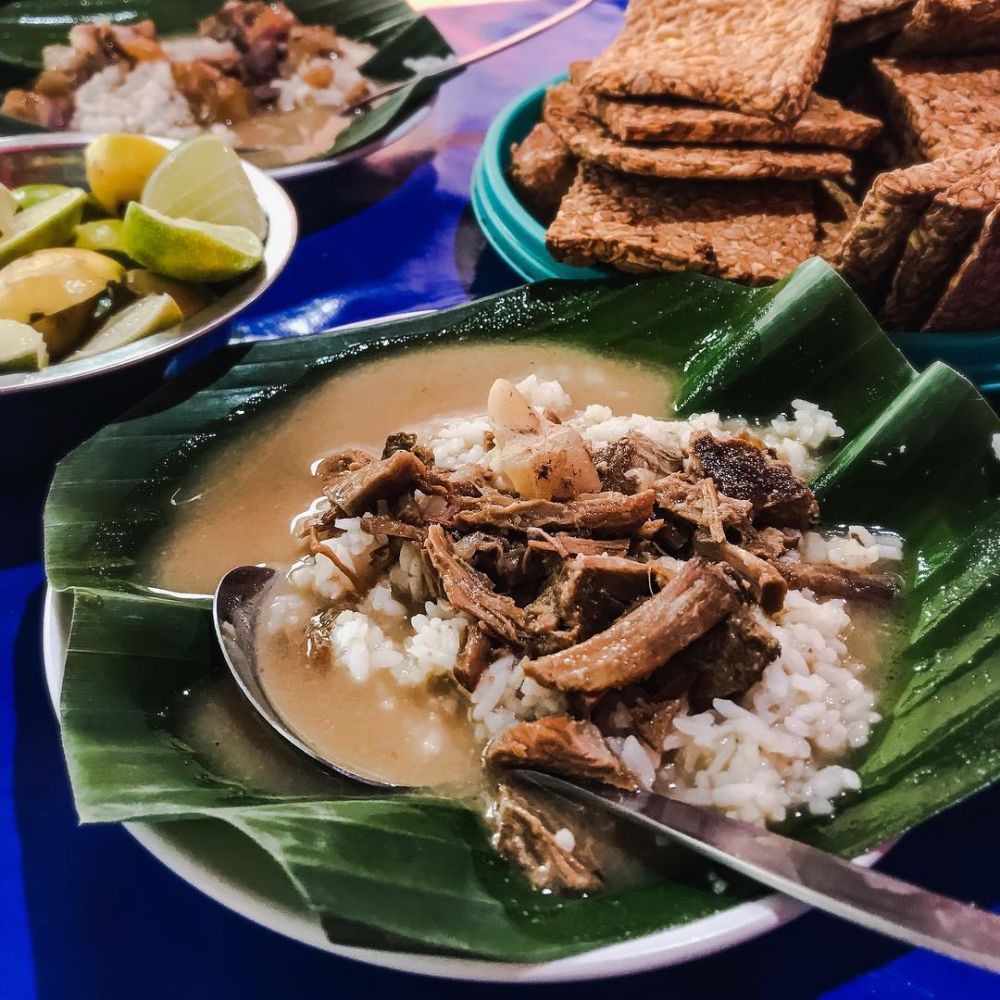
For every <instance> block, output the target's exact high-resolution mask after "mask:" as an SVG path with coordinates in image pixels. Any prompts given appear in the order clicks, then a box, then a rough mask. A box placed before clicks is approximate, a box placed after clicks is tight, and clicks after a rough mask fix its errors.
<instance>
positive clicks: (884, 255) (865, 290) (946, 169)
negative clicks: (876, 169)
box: [833, 146, 1000, 305]
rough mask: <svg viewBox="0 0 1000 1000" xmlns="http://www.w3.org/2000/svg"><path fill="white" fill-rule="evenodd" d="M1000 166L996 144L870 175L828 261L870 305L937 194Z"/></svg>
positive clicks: (878, 296)
mask: <svg viewBox="0 0 1000 1000" xmlns="http://www.w3.org/2000/svg"><path fill="white" fill-rule="evenodd" d="M995 164H1000V146H993V147H989V148H986V149H975V150H968V151H966V152H963V153H957V154H955V155H954V156H949V157H944V158H942V159H939V160H933V161H932V162H930V163H919V164H917V165H916V166H912V167H906V168H905V169H902V170H890V171H886V172H885V173H882V174H879V175H878V177H876V178H875V182H874V183H873V184H872V186H871V188H870V189H869V191H868V193H867V194H866V195H865V199H864V201H863V202H862V204H861V208H860V209H859V210H858V214H857V217H856V219H855V221H854V224H853V225H852V226H851V228H850V229H849V230H848V233H847V236H846V237H845V238H844V241H843V243H842V244H841V246H840V250H839V251H838V252H837V255H836V257H835V259H834V260H833V264H834V266H835V267H836V268H837V270H839V271H840V273H841V274H842V275H843V276H844V278H846V279H847V281H848V283H849V284H850V285H851V287H852V288H854V290H855V291H856V292H857V293H858V295H860V296H861V298H863V299H864V300H865V301H866V302H868V303H869V305H875V304H876V303H878V304H880V303H879V298H880V297H881V295H882V294H884V292H885V287H886V285H887V283H888V279H889V277H890V275H891V274H892V272H893V270H894V268H895V266H896V264H897V263H898V262H899V258H900V256H901V255H902V252H903V248H904V247H905V245H906V239H907V237H908V236H909V235H910V232H911V230H912V229H913V227H914V226H915V225H916V224H917V221H918V220H919V218H920V216H921V215H922V214H923V212H924V210H925V209H926V208H927V207H928V205H930V203H931V201H932V199H933V198H934V196H935V195H936V194H938V193H939V192H941V191H944V190H945V189H946V188H947V187H950V186H951V185H952V184H954V183H955V182H956V181H957V180H959V179H961V178H962V177H965V176H967V175H970V174H976V173H979V172H981V171H982V170H983V169H988V168H989V167H990V166H991V165H995Z"/></svg>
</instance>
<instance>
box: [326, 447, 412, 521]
mask: <svg viewBox="0 0 1000 1000" xmlns="http://www.w3.org/2000/svg"><path fill="white" fill-rule="evenodd" d="M426 474H427V466H426V465H424V463H423V462H421V461H420V459H419V458H417V456H416V455H414V454H412V453H411V452H408V451H397V452H395V453H394V454H393V455H391V456H390V457H389V458H384V459H379V460H378V461H377V462H371V461H370V462H368V463H367V464H365V465H361V466H360V467H359V468H356V469H353V470H348V471H346V472H342V473H340V474H338V475H336V476H333V477H332V478H330V479H329V481H328V482H327V484H326V486H325V487H324V488H323V492H324V493H325V494H326V497H327V499H328V500H329V501H330V503H331V504H332V505H333V507H334V508H335V509H337V510H342V511H343V512H344V513H345V514H347V515H348V516H349V517H355V516H357V515H358V514H362V513H364V512H365V511H366V510H370V509H371V508H372V507H374V506H375V504H376V503H377V502H378V501H379V500H391V499H393V498H394V497H397V496H399V494H400V493H403V492H404V491H406V490H409V489H410V488H411V487H412V486H413V485H414V484H415V483H417V482H418V481H419V480H421V479H422V478H423V477H425V476H426Z"/></svg>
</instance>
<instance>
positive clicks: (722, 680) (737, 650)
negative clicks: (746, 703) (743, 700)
mask: <svg viewBox="0 0 1000 1000" xmlns="http://www.w3.org/2000/svg"><path fill="white" fill-rule="evenodd" d="M780 652H781V645H780V643H779V642H778V641H777V640H776V639H774V638H773V637H772V636H771V635H770V634H768V633H767V632H766V631H765V630H764V629H763V628H762V627H761V626H760V625H758V624H757V622H755V621H754V620H753V618H752V617H751V616H750V614H749V613H748V612H747V611H744V610H743V609H740V610H738V611H736V612H734V613H733V614H731V615H730V616H729V617H728V618H727V619H726V620H725V621H724V622H720V623H719V624H718V625H716V626H715V627H714V628H713V629H711V630H709V631H708V632H706V633H705V635H703V636H702V637H701V638H700V639H698V640H697V641H696V642H693V643H691V645H690V646H688V648H687V649H686V650H684V652H683V653H681V654H680V655H679V656H677V657H675V659H674V660H673V661H672V662H671V664H670V668H671V669H677V670H681V671H684V670H689V669H695V670H696V671H697V673H696V675H695V678H694V680H693V682H692V684H691V688H690V690H689V691H688V703H689V704H690V706H691V711H692V712H704V711H706V710H707V709H709V708H711V707H712V701H713V699H715V698H738V697H739V696H740V695H742V694H743V693H744V692H746V691H747V690H749V688H751V687H752V686H753V685H754V684H756V683H757V681H758V680H760V675H761V674H762V673H763V672H764V668H765V667H766V666H767V665H768V664H769V663H770V662H771V661H772V660H774V659H776V658H777V657H778V654H779V653H780Z"/></svg>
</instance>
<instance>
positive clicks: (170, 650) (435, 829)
mask: <svg viewBox="0 0 1000 1000" xmlns="http://www.w3.org/2000/svg"><path fill="white" fill-rule="evenodd" d="M475 338H485V339H489V340H491V341H494V342H496V341H511V342H513V341H518V340H525V339H529V340H535V341H543V342H544V341H549V342H560V343H569V344H574V345H577V346H581V347H584V348H587V349H590V350H593V351H594V352H596V353H599V354H605V355H614V356H624V357H630V358H635V359H639V360H645V361H650V362H656V363H658V364H661V365H667V366H669V367H670V368H672V369H673V370H674V371H675V372H677V373H678V378H679V395H678V401H677V404H676V408H677V410H678V411H679V412H681V413H690V412H695V411H703V410H707V409H718V410H720V411H722V412H726V413H740V414H743V415H746V416H749V417H762V418H766V417H770V416H772V415H774V414H775V413H777V412H780V411H782V410H787V408H788V404H789V401H790V400H791V399H793V398H804V399H809V400H812V401H815V402H817V403H819V404H820V405H822V406H823V407H825V408H828V409H830V410H832V411H833V412H834V413H835V415H836V416H837V417H838V419H839V421H840V422H841V424H842V425H843V427H844V428H845V432H846V433H845V437H844V438H843V440H842V442H840V443H839V445H838V446H837V447H835V448H834V449H832V450H831V452H830V453H829V454H828V456H827V460H826V463H825V465H824V467H823V468H822V470H821V472H820V473H819V475H818V476H817V478H816V480H815V482H814V484H813V485H814V488H815V490H816V492H817V494H818V496H819V498H820V501H821V504H822V505H823V510H824V516H825V518H826V519H828V520H830V521H834V522H838V521H841V522H853V523H869V524H878V525H881V526H883V527H885V528H888V529H892V530H896V531H899V532H901V533H902V534H903V535H904V537H905V538H906V541H907V549H908V570H907V576H908V581H907V583H908V585H907V588H906V595H905V598H904V600H903V602H902V609H901V612H900V624H899V628H900V634H901V639H900V641H899V643H898V648H897V649H896V651H895V652H894V654H893V657H892V662H891V664H890V669H889V672H888V678H887V682H886V689H885V692H884V694H883V697H882V702H881V704H880V711H881V712H882V713H883V716H884V719H883V722H882V723H881V724H880V725H879V727H878V728H877V729H876V731H875V733H874V734H873V738H872V740H871V742H870V743H869V745H868V746H867V747H865V748H863V750H861V751H860V752H858V754H857V756H856V759H854V760H852V762H851V763H852V765H853V766H855V767H857V768H858V769H859V770H860V773H861V775H862V777H863V782H864V784H863V788H862V790H861V791H860V792H858V793H856V794H855V795H853V796H851V797H849V798H846V799H845V800H843V802H842V804H841V807H840V809H839V810H838V812H837V814H836V815H835V816H834V817H832V818H831V819H827V820H811V821H808V822H800V823H799V824H798V825H797V826H795V827H793V828H792V829H791V832H792V833H794V835H796V836H799V837H801V838H803V839H806V840H808V841H810V842H812V843H815V844H818V845H820V846H822V847H824V848H826V849H829V850H832V851H836V852H838V853H841V854H843V855H845V856H853V855H857V854H858V853H860V852H862V851H864V850H866V849H868V848H871V847H874V846H876V845H878V844H880V843H882V842H884V841H885V840H887V839H889V838H892V837H895V836H898V835H900V834H901V833H903V832H905V831H906V830H908V829H910V828H911V827H913V826H914V825H916V824H918V823H920V822H922V821H924V820H926V819H927V818H929V817H930V816H932V815H934V814H935V813H937V812H938V811H940V810H941V809H944V808H946V807H947V806H949V805H951V804H953V803H954V802H957V801H959V800H960V799H962V798H964V797H966V796H968V795H971V794H972V793H974V792H975V791H977V790H979V789H981V788H983V787H985V786H987V785H988V784H990V783H991V782H993V781H995V780H996V778H997V776H998V774H1000V749H998V748H1000V739H998V737H1000V712H998V711H997V706H998V704H1000V631H998V628H997V625H998V622H1000V602H998V600H997V594H998V593H1000V558H998V557H1000V501H998V499H997V498H998V494H1000V463H998V461H997V458H996V455H995V454H994V450H993V448H994V444H993V441H994V435H996V434H997V433H998V432H1000V421H998V419H997V417H996V416H995V415H994V414H993V412H992V411H991V410H990V408H989V407H988V406H987V405H986V403H985V402H984V401H983V400H982V398H981V397H980V396H979V395H978V394H977V393H976V391H975V389H974V388H973V387H972V386H971V385H970V384H969V383H968V382H966V381H965V380H964V379H963V378H962V377H961V376H959V375H957V374H956V373H955V372H953V371H951V370H950V369H948V368H946V367H944V366H942V365H935V366H932V367H931V368H929V369H928V370H927V371H925V372H924V373H923V374H920V375H918V374H917V373H916V372H915V371H914V370H913V369H912V368H910V366H909V365H908V364H907V363H906V362H905V361H904V359H903V358H902V356H901V355H900V354H899V353H898V351H897V350H896V349H895V348H894V347H893V346H892V344H891V343H890V342H889V340H888V339H887V338H886V337H885V335H884V334H883V333H882V331H881V330H880V329H879V328H878V326H877V324H876V323H875V322H874V320H872V318H871V317H870V315H869V314H868V313H867V312H866V311H865V309H864V308H863V306H862V305H861V304H860V303H859V302H858V300H857V299H856V298H855V296H854V295H853V293H852V292H851V291H850V290H849V289H848V288H847V286H846V285H845V284H844V283H843V282H842V281H841V279H840V278H839V277H838V276H837V275H836V274H835V273H834V272H833V271H831V270H830V269H829V268H828V267H827V266H826V265H825V264H824V263H823V262H821V261H819V260H812V261H808V262H807V263H805V264H804V265H802V266H801V267H800V268H798V269H797V270H796V271H795V272H794V273H793V274H792V275H790V276H789V277H788V278H787V279H785V281H783V282H781V283H779V284H778V285H775V286H772V287H770V288H764V289H748V288H744V287H741V286H736V285H730V284H728V283H725V282H721V281H717V280H715V279H711V278H706V277H703V276H700V275H694V274H677V275H665V276H663V277H660V278H655V279H648V280H644V281H638V282H636V281H628V280H624V279H620V280H616V281H609V282H546V283H543V284H539V285H534V286H526V287H523V288H519V289H515V290H514V291H511V292H506V293H503V294H501V295H498V296H494V297H492V298H488V299H484V300H480V301H477V302H473V303H470V304H468V305H465V306H461V307H458V308H455V309H450V310H446V311H443V312H439V313H434V314H431V315H426V316H417V317H412V318H407V319H402V320H395V321H392V322H388V323H384V324H379V325H377V326H372V327H367V328H364V329H360V330H355V331H347V332H344V333H341V334H334V335H319V336H315V337H305V338H301V339H296V340H289V341H280V342H270V343H265V344H261V345H257V346H254V347H252V348H249V349H246V348H242V349H230V350H229V351H228V352H223V354H222V355H220V356H216V357H215V358H213V359H210V360H209V361H208V362H207V363H206V365H204V366H202V367H201V368H200V369H196V370H194V371H192V372H191V373H189V374H188V375H187V376H185V377H184V378H182V379H180V380H177V381H176V382H174V383H171V384H170V385H168V386H166V387H165V388H164V389H163V390H162V391H160V392H159V393H157V394H156V395H155V396H154V397H152V398H151V399H150V400H149V401H148V402H147V403H146V404H145V405H144V406H143V407H142V408H141V409H140V410H138V411H136V412H133V413H132V414H129V415H128V416H127V417H125V418H123V419H121V420H120V421H118V422H117V423H115V424H112V425H111V426H109V427H107V428H106V429H104V430H103V431H101V432H100V433H99V434H98V435H97V436H96V437H95V438H93V439H92V440H91V441H89V442H88V443H87V444H85V445H83V446H82V447H81V448H79V449H77V451H75V452H74V453H72V454H71V455H70V456H68V457H67V458H66V459H65V460H64V461H63V462H62V463H61V464H60V466H59V469H58V471H57V474H56V477H55V481H54V483H53V486H52V490H51V494H50V497H49V501H48V504H47V507H46V515H45V520H46V561H47V566H48V573H49V579H50V582H51V583H52V585H53V586H54V587H56V588H59V589H66V590H70V591H71V592H72V594H73V599H74V614H73V622H72V628H71V632H70V640H69V656H68V661H67V666H66V677H65V683H64V688H63V695H62V729H63V737H64V744H65V750H66V756H67V760H68V763H69V770H70V775H71V778H72V782H73V789H74V794H75V796H76V802H77V808H78V810H79V813H80V816H81V819H83V820H84V821H86V822H109V821H119V820H134V819H142V820H146V821H151V822H154V823H159V824H170V823H176V822H178V821H181V820H183V821H185V822H186V823H192V822H193V823H194V824H195V825H197V824H199V823H202V824H205V823H215V824H218V822H219V821H221V822H222V823H224V824H228V828H231V829H232V830H234V831H238V833H239V836H240V837H243V838H247V837H248V838H250V840H252V841H253V842H254V843H255V844H256V845H258V846H259V847H260V848H262V849H263V850H264V851H265V852H266V853H267V854H268V855H269V856H270V857H272V858H273V859H274V860H275V861H276V862H277V864H278V865H279V866H280V868H281V869H282V870H283V871H284V872H285V873H286V875H287V877H288V879H289V882H290V885H291V886H293V887H294V889H295V890H296V892H297V893H298V894H299V896H300V898H301V900H302V901H303V905H304V906H306V907H308V909H309V911H310V912H311V913H313V914H315V917H316V919H317V920H318V921H321V922H322V925H323V927H324V928H325V930H326V932H327V934H328V935H329V936H330V938H331V939H332V940H334V941H338V942H342V943H350V944H354V945H359V944H360V945H368V946H371V947H380V948H393V949H403V950H408V951H432V952H436V953H444V954H463V955H473V956H484V957H489V958H494V959H499V960H508V961H532V960H542V959H550V958H554V957H558V956H562V955H567V954H571V953H574V952H579V951H582V950H586V949H589V948H592V947H596V946H599V945H605V944H609V943H612V942H614V941H618V940H622V939H624V938H629V937H634V936H636V935H640V934H643V933H647V932H650V931H652V930H655V929H658V928H663V927H667V926H671V925H676V924H680V923H684V922H688V921H691V920H694V919H697V918H699V917H702V916H705V915H708V914H710V913H713V912H717V911H718V910H720V909H723V908H725V907H728V906H732V905H734V904H735V903H738V902H740V901H743V900H745V899H747V898H749V897H751V896H752V895H753V894H755V893H756V891H757V890H756V889H754V888H753V887H750V886H747V885H746V884H743V883H740V882H738V881H735V880H733V879H732V878H731V877H730V876H728V875H723V881H722V882H720V881H719V879H718V877H717V873H713V872H710V871H709V870H708V869H707V868H706V867H705V866H704V865H702V864H699V863H694V862H692V861H691V859H690V858H688V857H687V856H686V855H668V856H667V857H666V858H665V859H661V860H657V861H656V862H655V863H654V862H652V861H649V862H646V863H644V867H643V874H642V876H641V877H640V878H638V879H637V880H636V881H635V882H633V883H630V884H629V885H627V886H623V887H618V888H615V889H613V890H607V891H604V892H600V893H597V894H595V895H594V896H592V897H591V898H586V899H560V898H556V897H552V896H544V895H541V894H538V893H534V892H532V891H531V890H530V889H529V888H528V887H527V884H526V883H525V881H524V880H523V878H521V876H519V875H518V874H516V873H514V872H513V871H512V870H510V869H509V868H508V867H507V866H506V865H505V864H504V863H503V862H502V861H501V860H500V859H499V858H498V857H497V856H496V855H495V854H494V853H493V852H492V851H491V849H490V846H489V843H488V840H487V836H486V833H485V830H484V828H483V825H482V824H481V823H480V821H479V819H478V818H477V816H476V815H475V814H474V812H472V811H471V810H470V809H469V808H467V807H466V806H465V805H464V804H462V803H460V802H448V801H441V800H437V799H430V798H427V797H422V796H419V795H407V796H385V795H384V794H381V793H378V792H373V791H372V790H370V789H359V788H358V787H357V786H354V785H351V784H350V783H347V782H344V781H342V780H339V779H334V778H331V777H330V776H328V775H325V774H320V773H318V772H316V771H314V770H311V769H310V765H309V764H308V763H306V762H304V761H302V760H301V759H299V758H296V757H293V756H290V753H291V752H290V751H289V750H288V749H287V748H286V747H284V746H283V745H277V744H279V742H280V741H278V740H277V738H275V737H272V736H271V734H270V733H268V732H267V731H266V730H264V729H263V727H260V724H259V722H257V720H255V719H254V718H253V717H252V714H251V713H250V711H249V709H247V708H246V707H245V706H242V704H241V703H238V704H239V706H240V707H239V711H240V712H241V716H240V718H241V723H240V724H241V726H245V727H246V728H247V730H248V732H250V734H251V737H252V738H251V739H250V741H249V742H250V743H252V744H253V745H255V746H256V747H257V748H258V750H259V752H260V753H261V754H264V755H266V756H267V758H268V759H271V760H273V761H275V762H276V764H275V766H274V767H273V768H270V769H268V770H267V777H266V778H265V777H262V775H263V774H265V770H264V769H261V768H247V769H246V770H245V772H242V773H241V772H237V771H235V770H234V769H233V767H234V766H233V765H224V764H220V763H219V762H218V761H215V760H209V759H208V758H206V757H205V756H204V755H203V754H201V753H199V752H198V751H197V750H195V749H193V747H192V745H191V743H190V741H189V740H188V739H187V737H186V736H185V729H184V726H183V724H182V721H181V719H182V716H183V705H184V704H185V698H186V697H187V696H188V693H189V692H190V691H192V690H198V689H203V688H204V687H205V686H206V685H224V683H225V676H224V674H223V672H222V670H221V669H220V667H219V664H218V661H217V659H216V658H215V657H214V655H213V641H212V634H211V621H210V614H209V608H208V606H207V603H206V602H205V601H204V600H199V599H197V598H178V597H175V596H170V595H164V594H162V593H160V594H157V593H153V592H152V591H151V589H150V588H151V587H153V586H155V582H156V581H155V580H154V579H153V577H152V573H151V559H150V551H151V547H152V539H153V538H154V536H155V533H156V532H157V530H159V529H160V528H161V527H162V525H163V523H164V520H165V519H166V518H168V517H169V511H170V497H171V496H172V495H173V494H174V493H175V492H176V491H177V490H178V489H179V488H182V487H183V486H184V484H185V483H186V482H187V481H189V477H190V476H191V474H192V471H193V470H196V469H197V467H198V465H199V463H200V462H201V461H202V460H204V459H205V458H206V457H208V456H211V455H212V454H213V452H214V451H215V450H216V449H220V448H225V447H226V444H227V442H229V441H232V440H233V439H234V437H235V436H236V435H240V434H242V433H243V432H244V431H245V430H246V429H247V428H249V427H252V426H253V425H254V424H255V422H258V421H267V420H270V419H272V418H273V415H274V414H275V413H276V412H277V410H278V409H279V408H280V407H281V406H282V405H283V404H284V402H285V401H286V400H288V399H291V398H293V397H295V396H297V395H298V394H300V393H301V392H302V391H304V390H305V389H307V388H309V387H310V386H311V385H313V384H315V383H316V381H317V380H321V379H324V378H327V377H329V376H330V375H331V374H333V373H335V372H337V371H341V370H343V368H344V367H345V366H346V365H351V364H356V363H360V362H363V360H364V359H365V358H366V357H368V356H371V355H373V354H376V353H378V354H381V353H383V352H386V351H391V350H406V348H407V347H408V346H409V345H414V344H423V343H434V342H439V341H442V342H456V341H460V340H469V339H475ZM254 727H259V728H254ZM234 835H235V834H234ZM640 856H644V855H643V854H642V852H641V851H640ZM720 887H721V891H720Z"/></svg>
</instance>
